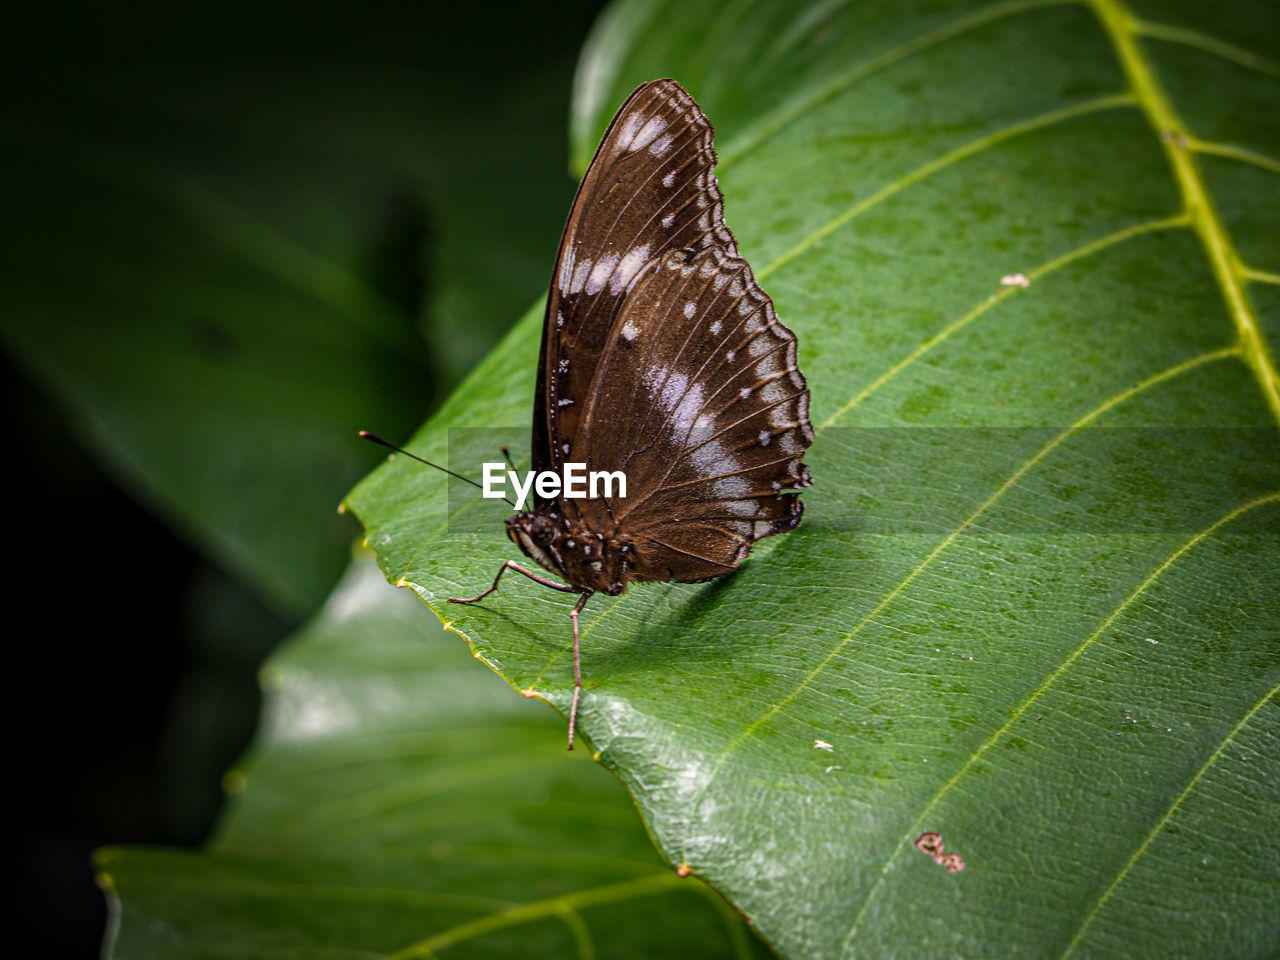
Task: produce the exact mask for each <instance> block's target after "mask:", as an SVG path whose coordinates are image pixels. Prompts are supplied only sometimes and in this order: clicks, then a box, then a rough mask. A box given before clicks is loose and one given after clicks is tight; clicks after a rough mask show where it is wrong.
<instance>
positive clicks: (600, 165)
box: [373, 80, 813, 750]
mask: <svg viewBox="0 0 1280 960" xmlns="http://www.w3.org/2000/svg"><path fill="white" fill-rule="evenodd" d="M715 165H716V154H715V150H714V149H713V147H712V127H711V123H710V121H708V120H707V118H706V116H705V115H704V114H703V112H702V110H701V109H699V107H698V105H697V103H695V102H694V100H693V98H692V97H691V96H689V94H688V93H687V92H685V90H684V88H682V87H681V86H680V85H679V84H678V83H676V82H675V81H674V80H654V81H652V82H650V83H646V84H643V85H642V86H640V87H638V88H637V89H636V90H635V92H633V93H632V94H631V96H630V97H628V98H627V100H626V102H625V103H623V105H622V106H621V108H619V110H618V112H617V114H616V115H615V116H614V118H613V121H612V123H610V124H609V128H608V130H607V131H606V132H605V135H604V138H603V140H602V141H601V142H600V146H599V148H598V149H597V150H596V154H595V157H594V159H593V160H592V161H591V165H590V167H589V168H588V169H587V173H586V176H585V177H584V178H583V180H582V183H581V185H580V186H579V188H578V193H577V196H576V198H575V199H574V202H573V207H572V208H571V210H570V213H569V219H568V222H567V224H566V225H565V229H564V234H563V236H562V237H561V240H560V250H559V254H558V255H557V257H556V265H555V270H554V272H553V274H552V282H551V289H550V293H549V296H548V298H547V308H546V315H545V318H544V320H543V328H542V350H541V354H540V356H539V359H538V383H537V389H536V392H535V394H534V405H533V443H532V464H533V469H534V471H536V472H543V471H555V472H560V471H561V470H562V468H563V467H564V465H565V464H567V463H573V462H576V463H582V464H585V465H586V469H587V470H588V471H605V472H613V471H620V472H622V473H623V474H624V476H625V478H626V496H625V497H622V496H618V495H614V496H608V495H600V496H596V497H593V498H585V499H572V498H568V497H565V496H556V497H550V498H546V497H535V499H534V505H533V509H531V510H527V511H522V512H519V513H517V514H516V515H515V516H513V517H511V518H510V519H509V520H507V535H508V536H509V537H510V538H511V540H512V541H514V542H515V543H516V545H517V546H519V547H520V549H521V550H522V551H523V552H524V554H525V555H526V556H527V557H529V558H530V559H532V560H534V561H536V562H537V563H538V564H540V565H541V566H542V567H543V568H545V569H546V570H548V571H550V572H552V573H554V574H557V575H558V576H559V577H560V578H561V579H563V581H564V582H563V583H561V582H559V581H557V580H554V579H551V578H550V577H546V576H543V575H541V574H539V573H536V572H534V571H533V570H529V569H527V568H526V567H524V566H522V565H521V564H520V563H518V562H516V561H515V560H508V561H507V562H506V563H504V564H503V565H502V567H501V568H500V569H499V570H498V574H497V576H496V577H494V580H493V584H492V586H490V587H489V588H488V589H487V590H485V591H483V592H482V593H480V594H478V595H476V596H474V597H468V598H458V597H450V598H449V600H450V602H451V603H476V602H478V601H480V600H483V599H484V598H485V597H487V596H489V594H491V593H493V592H494V591H495V590H496V589H497V588H498V584H499V582H500V581H501V579H502V576H503V574H505V573H506V572H507V571H508V570H514V571H516V572H517V573H521V574H523V575H524V576H526V577H528V578H529V579H531V580H534V581H536V582H537V583H540V584H542V585H543V586H546V587H550V588H551V589H553V590H560V591H563V592H565V593H577V594H579V597H578V602H577V604H576V605H575V606H574V607H573V609H572V610H571V611H570V614H569V617H570V620H571V621H572V624H573V672H574V690H573V703H572V706H571V707H570V711H569V749H570V750H572V749H573V738H574V729H575V726H576V724H577V715H578V700H579V697H580V695H581V692H582V664H581V657H580V652H579V627H578V618H579V615H580V614H581V612H582V609H583V607H584V606H585V605H586V602H587V601H588V600H589V599H590V598H591V597H592V596H593V595H595V594H596V593H603V594H607V595H609V596H616V595H618V594H620V593H622V592H623V591H624V590H626V588H627V585H628V584H629V583H631V582H632V581H637V580H659V581H669V580H675V581H680V582H685V583H689V582H697V581H702V580H710V579H713V578H715V577H719V576H723V575H724V574H727V573H730V572H732V571H733V570H734V569H736V568H737V567H738V565H739V564H740V563H741V562H742V559H743V558H744V557H745V556H746V555H747V554H748V553H749V552H750V550H751V546H752V544H753V543H754V542H755V541H756V540H759V539H760V538H761V537H767V536H770V535H771V534H775V533H782V532H784V531H787V530H791V529H794V528H795V526H796V525H797V524H798V523H799V522H800V516H801V513H802V511H803V505H802V504H801V502H800V499H799V498H798V497H797V496H796V495H795V493H796V491H797V489H798V488H801V487H806V486H809V484H810V478H809V472H808V469H807V468H806V467H805V465H804V464H803V463H802V462H801V455H802V454H803V453H804V450H805V449H806V448H807V447H808V446H809V444H810V443H812V441H813V428H812V426H811V425H810V423H809V415H808V413H809V391H808V388H807V386H806V384H805V379H804V376H803V375H802V374H801V373H800V370H799V369H798V368H797V366H796V338H795V335H794V334H793V333H792V332H791V331H790V330H788V329H787V328H786V327H785V326H783V325H782V323H781V322H779V320H778V317H777V314H776V313H775V311H774V307H773V302H772V301H771V300H770V299H769V297H768V295H766V294H765V292H764V291H763V290H761V289H760V287H759V285H758V284H757V283H756V282H755V278H754V276H753V275H752V272H751V267H750V266H749V265H748V264H747V261H746V260H744V259H743V258H742V257H741V256H740V255H739V254H738V248H737V245H736V243H735V241H734V238H733V234H732V233H730V232H729V228H728V227H727V226H725V223H724V205H723V198H722V195H721V193H720V189H719V182H718V181H717V179H716V176H715V173H714V169H715ZM373 439H376V438H373ZM382 442H385V441H382ZM388 446H390V444H388ZM615 494H616V491H615Z"/></svg>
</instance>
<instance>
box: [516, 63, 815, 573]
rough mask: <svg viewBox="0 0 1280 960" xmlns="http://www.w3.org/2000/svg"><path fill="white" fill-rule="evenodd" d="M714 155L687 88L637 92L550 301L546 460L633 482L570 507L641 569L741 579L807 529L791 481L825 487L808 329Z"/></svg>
mask: <svg viewBox="0 0 1280 960" xmlns="http://www.w3.org/2000/svg"><path fill="white" fill-rule="evenodd" d="M715 163H716V156H715V151H714V149H713V148H712V128H711V124H710V122H709V121H708V120H707V118H706V117H705V116H704V115H703V113H702V111H701V110H700V109H699V108H698V106H697V104H696V103H695V102H694V101H693V98H692V97H690V96H689V95H688V94H687V93H686V92H685V91H684V90H683V89H682V88H681V87H680V86H679V85H678V84H676V83H675V82H673V81H670V80H658V81H654V82H653V83H649V84H645V85H644V86H642V87H640V88H639V89H638V90H636V92H635V93H633V94H632V95H631V97H630V98H629V99H628V100H627V102H626V103H625V104H623V106H622V107H621V109H620V110H619V111H618V114H617V116H616V117H615V118H614V120H613V123H612V124H611V125H610V127H609V129H608V131H607V132H606V134H605V137H604V139H603V140H602V142H601V144H600V147H599V149H598V150H597V152H596V157H595V159H594V160H593V161H592V164H591V167H590V169H589V170H588V172H587V176H586V177H585V178H584V180H583V183H582V186H581V187H580V188H579V191H578V197H577V199H576V200H575V202H574V206H573V210H572V212H571V214H570V217H569V223H568V226H567V227H566V230H565V235H564V238H563V240H562V241H561V249H560V256H559V259H558V261H557V266H556V273H555V277H554V282H553V284H552V289H551V296H550V298H549V300H548V308H547V317H546V324H545V328H544V336H543V345H542V359H541V364H540V368H539V389H538V395H537V403H536V404H535V411H534V465H535V469H558V468H559V466H560V465H561V464H562V463H563V462H565V461H566V460H571V461H577V462H584V463H586V465H587V469H588V470H605V471H617V470H621V471H623V472H624V473H625V474H626V476H627V497H626V498H625V499H615V500H603V499H600V500H564V501H562V502H561V504H560V506H561V507H562V508H563V509H564V510H565V512H566V513H567V514H570V515H573V516H575V518H576V519H577V520H579V521H580V522H582V523H584V524H585V525H586V526H587V527H588V528H590V529H592V530H595V531H597V532H601V533H607V534H609V535H610V536H614V535H616V536H619V537H620V538H621V539H625V540H627V541H628V542H629V543H630V544H631V545H632V547H631V550H632V552H631V555H630V556H631V559H630V561H629V564H630V571H629V578H630V579H668V578H673V579H677V580H687V581H689V580H702V579H707V578H710V577H714V576H719V575H721V574H724V573H727V572H728V571H730V570H732V569H733V568H734V567H736V566H737V565H738V563H739V562H740V561H741V559H742V557H744V556H745V555H746V553H747V551H748V550H750V548H751V544H752V543H753V542H754V541H755V540H757V539H759V538H760V537H763V536H768V535H769V534H772V533H778V532H781V531H784V530H790V529H792V528H793V527H794V526H795V525H796V524H797V523H798V522H799V519H800V513H801V509H802V508H801V504H800V501H799V499H798V498H797V497H795V496H794V493H787V492H786V491H793V490H794V488H796V487H800V486H805V485H807V484H808V482H809V479H808V472H807V470H806V469H805V467H804V464H803V463H802V462H801V459H800V458H801V455H802V454H803V452H804V449H805V448H806V447H807V446H808V445H809V444H810V443H811V442H812V440H813V430H812V428H811V426H810V424H809V418H808V406H809V394H808V390H807V388H806V386H805V380H804V377H803V375H802V374H801V373H800V371H799V370H798V368H797V366H796V342H795V336H794V334H792V333H791V331H790V330H788V329H787V328H786V327H785V326H783V325H782V323H780V322H779V320H778V318H777V314H776V313H775V311H774V308H773V303H772V302H771V301H770V299H769V297H768V296H767V295H766V294H765V293H764V291H763V290H761V289H760V287H759V285H758V284H757V283H756V282H755V279H754V277H753V275H752V272H751V268H750V266H749V265H748V264H747V262H746V261H745V260H743V259H742V258H741V257H740V256H739V255H738V251H737V246H736V244H735V242H734V239H733V235H732V233H730V232H729V230H728V228H727V227H726V226H725V224H724V218H723V199H722V196H721V194H720V190H719V186H718V183H717V181H716V178H715V175H714V169H715ZM539 451H542V452H541V453H539ZM540 458H541V459H540Z"/></svg>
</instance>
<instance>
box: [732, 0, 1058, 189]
mask: <svg viewBox="0 0 1280 960" xmlns="http://www.w3.org/2000/svg"><path fill="white" fill-rule="evenodd" d="M1076 2H1080V0H1012V2H1006V3H993V4H991V5H990V6H988V7H983V8H982V9H980V10H975V11H974V12H973V13H970V14H968V15H966V16H963V17H959V18H958V19H956V20H953V21H951V22H950V23H944V24H943V25H942V26H940V27H936V28H934V29H933V30H928V31H926V32H924V33H921V34H919V35H918V36H916V37H914V38H912V39H911V40H908V41H907V42H905V43H902V44H900V45H898V46H896V47H891V48H890V49H888V50H885V51H884V52H882V53H880V54H878V55H877V56H875V57H872V58H871V59H870V60H867V61H865V62H864V63H861V64H859V65H858V66H856V67H854V68H853V69H851V70H848V71H846V72H845V73H842V74H841V75H840V76H838V77H835V78H834V79H832V80H830V81H829V82H827V83H826V84H825V85H823V86H821V87H818V88H817V89H816V90H814V91H812V92H811V93H809V94H808V95H807V96H802V97H800V98H798V99H796V100H793V101H792V102H791V103H789V104H788V103H783V104H781V105H780V106H779V107H778V108H776V109H775V110H774V112H773V115H772V116H770V117H766V118H765V119H764V120H763V121H762V122H761V123H759V124H758V125H757V126H756V127H755V129H754V130H751V131H748V132H747V133H746V134H744V135H743V136H741V137H739V138H738V139H737V140H734V141H733V142H731V143H729V144H728V145H727V146H726V147H725V149H724V151H723V154H722V156H721V157H720V163H719V165H718V168H717V170H718V172H720V173H723V172H724V171H725V170H726V169H727V168H728V167H730V166H732V165H733V164H735V163H737V162H738V161H739V160H740V159H742V157H743V156H745V155H746V154H748V153H750V152H751V151H752V150H754V149H755V148H756V147H758V146H759V145H760V144H761V143H763V142H764V141H765V140H768V139H769V138H770V137H773V136H774V135H775V134H777V133H778V131H779V130H782V129H783V128H784V127H787V126H788V125H790V124H792V123H794V122H795V121H796V120H798V119H799V118H800V117H802V116H804V115H805V114H806V113H808V112H809V111H811V110H814V109H816V108H817V107H818V106H819V105H820V104H822V103H823V102H825V101H827V100H830V99H831V98H832V97H834V96H836V95H837V94H839V93H841V92H842V91H844V90H847V89H848V88H850V87H852V86H853V85H854V84H856V83H857V82H858V81H860V80H863V79H865V78H866V77H869V76H873V75H874V74H877V73H879V72H880V71H881V70H884V69H886V68H888V67H890V66H892V65H893V64H895V63H898V62H899V61H901V60H905V59H906V58H907V57H909V56H911V55H912V54H914V53H919V52H920V51H921V50H927V49H928V48H929V47H933V46H937V45H938V44H940V43H944V42H945V41H947V40H951V39H953V38H955V37H958V36H960V35H962V34H965V33H968V32H969V31H970V30H975V29H977V28H978V27H981V26H985V25H986V24H988V23H993V22H995V21H997V20H1003V19H1005V18H1006V17H1011V16H1014V15H1016V14H1019V13H1024V12H1026V11H1029V10H1036V9H1039V8H1041V7H1056V6H1063V5H1065V4H1067V3H1076Z"/></svg>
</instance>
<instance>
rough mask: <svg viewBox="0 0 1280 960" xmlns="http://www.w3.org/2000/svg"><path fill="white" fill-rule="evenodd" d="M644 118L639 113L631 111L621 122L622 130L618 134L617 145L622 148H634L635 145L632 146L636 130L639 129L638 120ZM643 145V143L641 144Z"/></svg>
mask: <svg viewBox="0 0 1280 960" xmlns="http://www.w3.org/2000/svg"><path fill="white" fill-rule="evenodd" d="M643 119H644V118H643V117H642V116H640V115H639V114H636V113H633V114H632V115H631V116H629V117H627V119H626V120H624V121H623V122H622V130H621V132H620V133H619V134H618V146H619V147H620V148H622V149H623V150H636V149H638V148H637V147H634V146H632V144H633V143H634V142H635V139H636V132H637V131H638V130H639V129H640V122H641V121H642V120H643ZM641 146H643V144H641Z"/></svg>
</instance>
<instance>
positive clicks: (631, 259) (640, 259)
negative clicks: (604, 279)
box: [602, 243, 649, 295]
mask: <svg viewBox="0 0 1280 960" xmlns="http://www.w3.org/2000/svg"><path fill="white" fill-rule="evenodd" d="M602 262H603V261H602ZM648 262H649V245H648V244H647V243H646V244H644V245H643V246H639V247H633V248H632V249H630V250H628V251H627V255H626V256H625V257H623V258H622V262H621V263H619V264H618V269H617V270H615V271H614V273H613V278H612V279H611V280H610V281H609V292H610V293H612V294H615V295H616V294H619V293H621V292H622V291H623V290H624V289H626V286H627V284H629V283H630V282H631V280H632V278H633V277H635V275H636V274H637V273H639V272H640V268H641V267H643V266H644V265H645V264H646V263H648Z"/></svg>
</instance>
